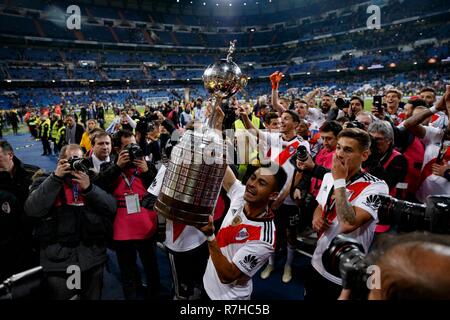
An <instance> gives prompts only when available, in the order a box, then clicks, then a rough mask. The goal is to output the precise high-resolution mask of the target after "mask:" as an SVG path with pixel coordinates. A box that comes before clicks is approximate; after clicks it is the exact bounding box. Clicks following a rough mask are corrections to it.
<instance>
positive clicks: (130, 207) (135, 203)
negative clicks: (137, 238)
mask: <svg viewBox="0 0 450 320" xmlns="http://www.w3.org/2000/svg"><path fill="white" fill-rule="evenodd" d="M125 204H126V206H127V213H128V214H133V213H139V212H141V205H140V204H139V195H137V194H126V195H125Z"/></svg>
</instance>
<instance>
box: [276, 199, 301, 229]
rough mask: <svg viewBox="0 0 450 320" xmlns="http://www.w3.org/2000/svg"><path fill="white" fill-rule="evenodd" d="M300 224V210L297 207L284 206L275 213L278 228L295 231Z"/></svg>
mask: <svg viewBox="0 0 450 320" xmlns="http://www.w3.org/2000/svg"><path fill="white" fill-rule="evenodd" d="M299 223H300V210H299V208H298V207H297V206H296V205H287V204H282V205H281V206H280V207H279V208H278V210H277V211H276V212H275V224H276V226H277V228H282V229H286V228H292V229H295V228H296V227H297V226H298V225H299Z"/></svg>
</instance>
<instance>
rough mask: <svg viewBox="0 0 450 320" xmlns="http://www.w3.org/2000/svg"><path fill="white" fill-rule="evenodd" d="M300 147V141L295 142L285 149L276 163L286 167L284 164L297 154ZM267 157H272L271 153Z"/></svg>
mask: <svg viewBox="0 0 450 320" xmlns="http://www.w3.org/2000/svg"><path fill="white" fill-rule="evenodd" d="M299 145H300V141H298V140H295V141H294V142H293V143H291V144H290V145H288V146H286V148H284V149H283V151H281V152H280V154H279V155H278V156H277V157H276V159H275V163H277V164H279V165H280V166H282V165H284V163H285V162H286V161H287V160H289V158H290V157H292V156H293V155H294V154H295V152H296V151H297V148H298V146H299ZM271 149H272V148H270V150H269V152H270V151H271ZM267 156H268V157H270V155H269V153H268V154H267Z"/></svg>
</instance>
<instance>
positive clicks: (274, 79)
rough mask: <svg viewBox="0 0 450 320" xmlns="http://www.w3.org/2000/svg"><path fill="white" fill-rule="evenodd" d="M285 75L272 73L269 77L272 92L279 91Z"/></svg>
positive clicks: (278, 72) (277, 72) (276, 72)
mask: <svg viewBox="0 0 450 320" xmlns="http://www.w3.org/2000/svg"><path fill="white" fill-rule="evenodd" d="M283 77H284V74H282V73H281V72H280V71H275V72H274V73H272V74H271V75H270V77H269V79H270V82H272V90H277V89H278V85H279V83H280V81H281V79H283Z"/></svg>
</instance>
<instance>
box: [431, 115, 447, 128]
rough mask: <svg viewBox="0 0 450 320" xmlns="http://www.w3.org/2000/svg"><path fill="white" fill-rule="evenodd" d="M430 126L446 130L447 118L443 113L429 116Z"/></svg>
mask: <svg viewBox="0 0 450 320" xmlns="http://www.w3.org/2000/svg"><path fill="white" fill-rule="evenodd" d="M430 126H432V127H435V128H440V129H443V128H447V126H448V117H447V115H446V114H445V112H442V111H439V112H438V113H435V114H433V115H432V116H431V121H430Z"/></svg>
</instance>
